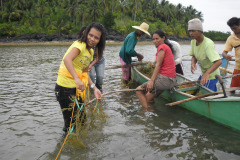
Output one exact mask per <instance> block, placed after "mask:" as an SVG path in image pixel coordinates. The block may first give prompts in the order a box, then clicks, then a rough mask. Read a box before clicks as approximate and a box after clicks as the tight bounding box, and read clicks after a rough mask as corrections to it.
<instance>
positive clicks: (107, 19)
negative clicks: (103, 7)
mask: <svg viewBox="0 0 240 160" xmlns="http://www.w3.org/2000/svg"><path fill="white" fill-rule="evenodd" d="M114 18H115V16H114V15H113V13H112V12H107V13H106V14H105V16H103V20H102V23H103V25H104V26H105V27H106V28H108V29H111V28H112V27H113V26H114V25H115V21H114Z"/></svg>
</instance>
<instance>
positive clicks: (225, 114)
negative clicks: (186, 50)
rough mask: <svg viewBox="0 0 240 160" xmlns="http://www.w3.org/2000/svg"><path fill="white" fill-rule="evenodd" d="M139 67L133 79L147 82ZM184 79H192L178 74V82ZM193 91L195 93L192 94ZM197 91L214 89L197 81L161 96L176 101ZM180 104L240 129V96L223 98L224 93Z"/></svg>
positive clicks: (133, 69) (134, 69)
mask: <svg viewBox="0 0 240 160" xmlns="http://www.w3.org/2000/svg"><path fill="white" fill-rule="evenodd" d="M138 68H139V66H134V67H132V72H131V74H132V75H131V76H132V79H133V80H134V81H136V82H138V83H140V84H142V83H144V82H147V81H148V80H149V78H148V77H147V76H145V75H144V74H143V73H141V72H140V71H139V69H138ZM184 81H191V80H190V79H187V78H186V77H184V76H182V75H180V74H177V83H178V84H179V83H181V82H184ZM193 92H194V95H192V93H193ZM197 93H201V94H208V93H213V91H211V90H209V89H208V88H206V87H204V86H201V85H200V84H198V83H195V84H194V85H192V86H191V87H187V88H179V87H175V88H173V89H172V90H169V91H164V92H163V93H162V94H161V95H160V96H161V97H163V98H164V99H166V100H168V101H169V102H176V101H180V100H184V99H188V98H191V97H194V96H196V95H197ZM219 96H220V97H219ZM178 106H180V107H183V108H185V109H187V110H189V111H192V112H195V113H197V114H199V115H202V116H205V117H207V118H209V119H211V120H213V121H215V122H218V123H220V124H222V125H225V126H228V127H231V128H234V129H237V130H240V97H234V96H227V97H225V98H223V96H222V95H216V96H212V97H206V98H201V99H195V100H192V101H188V102H184V103H181V104H179V105H178Z"/></svg>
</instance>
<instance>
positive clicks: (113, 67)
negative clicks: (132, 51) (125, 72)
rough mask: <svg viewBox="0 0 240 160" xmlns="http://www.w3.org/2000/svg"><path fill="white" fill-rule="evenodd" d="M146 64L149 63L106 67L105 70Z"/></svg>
mask: <svg viewBox="0 0 240 160" xmlns="http://www.w3.org/2000/svg"><path fill="white" fill-rule="evenodd" d="M148 63H151V62H137V63H132V64H127V65H116V66H112V67H107V68H105V70H108V69H117V68H125V67H131V66H138V65H144V64H148Z"/></svg>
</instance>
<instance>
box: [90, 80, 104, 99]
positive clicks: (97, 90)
mask: <svg viewBox="0 0 240 160" xmlns="http://www.w3.org/2000/svg"><path fill="white" fill-rule="evenodd" d="M92 84H93V82H92V80H91V78H90V76H88V85H89V87H91V85H92ZM92 89H93V92H94V96H95V97H96V98H97V99H101V98H102V93H101V91H100V90H99V89H98V88H97V87H96V86H95V85H94V87H93V88H92Z"/></svg>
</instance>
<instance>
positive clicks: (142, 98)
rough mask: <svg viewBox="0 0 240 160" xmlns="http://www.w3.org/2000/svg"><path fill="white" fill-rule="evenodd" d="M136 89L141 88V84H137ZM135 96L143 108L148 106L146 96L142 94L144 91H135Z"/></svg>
mask: <svg viewBox="0 0 240 160" xmlns="http://www.w3.org/2000/svg"><path fill="white" fill-rule="evenodd" d="M137 89H143V88H142V87H141V86H138V87H137ZM136 94H137V97H138V99H139V101H140V103H141V105H142V106H143V107H144V108H148V103H147V97H146V96H145V94H144V91H136Z"/></svg>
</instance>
